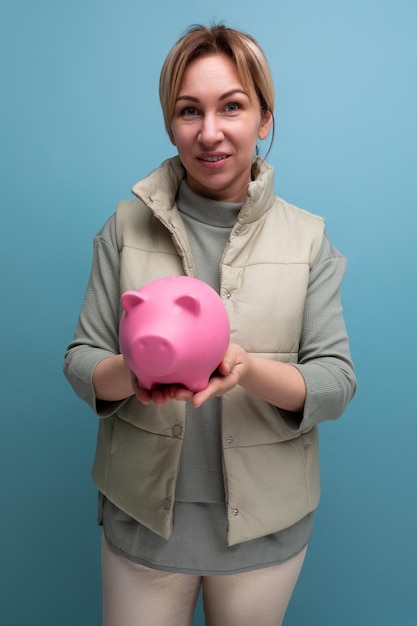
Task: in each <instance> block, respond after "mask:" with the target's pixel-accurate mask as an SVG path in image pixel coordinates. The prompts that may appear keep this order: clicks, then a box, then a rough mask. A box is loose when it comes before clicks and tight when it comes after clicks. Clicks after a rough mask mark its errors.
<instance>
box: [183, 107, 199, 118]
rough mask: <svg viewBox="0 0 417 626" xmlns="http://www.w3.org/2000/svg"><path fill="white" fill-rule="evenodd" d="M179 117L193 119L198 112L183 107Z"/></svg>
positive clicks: (192, 108)
mask: <svg viewBox="0 0 417 626" xmlns="http://www.w3.org/2000/svg"><path fill="white" fill-rule="evenodd" d="M181 115H182V116H184V117H194V116H195V115H198V110H197V109H196V107H185V108H184V109H182V111H181Z"/></svg>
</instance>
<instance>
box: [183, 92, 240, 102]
mask: <svg viewBox="0 0 417 626" xmlns="http://www.w3.org/2000/svg"><path fill="white" fill-rule="evenodd" d="M238 93H241V94H243V95H244V96H246V97H249V96H248V93H247V92H246V91H245V90H244V89H231V90H230V91H226V93H224V94H222V95H221V96H220V98H219V99H220V100H225V99H226V98H230V96H234V95H235V94H238ZM179 100H188V101H190V102H200V99H199V98H196V97H195V96H188V95H187V94H182V95H180V96H178V97H177V99H176V102H178V101H179Z"/></svg>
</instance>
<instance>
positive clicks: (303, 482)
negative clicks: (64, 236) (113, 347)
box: [93, 158, 324, 545]
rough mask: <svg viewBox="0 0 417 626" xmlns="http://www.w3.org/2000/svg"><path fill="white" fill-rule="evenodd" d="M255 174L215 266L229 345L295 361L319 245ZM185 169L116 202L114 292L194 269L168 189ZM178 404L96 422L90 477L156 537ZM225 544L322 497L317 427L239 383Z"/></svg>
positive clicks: (168, 525)
mask: <svg viewBox="0 0 417 626" xmlns="http://www.w3.org/2000/svg"><path fill="white" fill-rule="evenodd" d="M254 172H255V174H256V179H255V180H254V182H252V183H251V184H250V185H249V191H248V199H247V201H246V203H245V205H244V206H243V207H242V210H241V211H240V214H239V217H238V220H237V222H236V224H235V226H234V228H233V230H232V233H231V236H230V240H229V244H228V246H227V247H226V250H225V252H224V255H223V258H222V262H221V289H220V295H221V297H222V298H223V300H224V303H225V305H226V307H227V310H228V313H229V318H230V324H231V330H232V337H231V339H232V341H233V342H234V343H238V344H240V345H241V346H242V347H243V348H244V349H245V350H247V351H248V352H251V353H254V354H257V355H260V356H263V357H267V358H270V359H276V360H280V361H286V362H290V363H295V362H297V353H298V346H299V340H300V335H301V327H302V320H303V310H304V301H305V297H306V292H307V287H308V281H309V273H310V268H311V266H312V264H313V263H314V261H315V259H316V257H317V255H318V252H319V250H320V246H321V242H322V238H323V231H324V223H323V220H322V219H321V218H319V217H316V216H313V215H311V214H309V213H306V212H305V211H302V210H300V209H297V208H296V207H293V206H291V205H289V204H287V203H286V202H284V201H283V200H281V199H279V198H276V197H275V195H274V192H273V170H272V168H271V167H270V166H268V165H267V164H266V163H264V162H262V161H260V160H259V159H257V160H256V161H255V163H254ZM183 177H184V170H183V168H182V166H181V164H180V162H179V160H178V158H174V159H169V160H168V161H166V162H164V163H163V164H162V166H161V167H160V168H158V169H157V170H155V171H154V172H152V173H151V174H150V175H149V176H148V177H147V178H145V179H144V180H143V181H141V182H140V183H138V184H137V185H136V186H135V187H134V188H133V192H134V193H135V195H137V196H138V198H136V199H134V200H129V201H124V202H121V203H120V204H119V206H118V209H117V220H116V224H117V235H118V242H119V247H120V260H121V275H120V283H121V292H123V291H125V290H128V289H138V288H139V287H141V285H143V284H145V283H146V282H149V281H151V280H154V279H156V278H160V277H163V276H168V275H178V274H188V275H193V271H194V269H193V260H192V256H191V250H190V246H189V243H188V239H187V234H186V232H185V229H184V225H183V222H182V220H181V217H180V215H179V213H178V210H177V208H176V206H175V196H176V192H177V189H178V186H179V183H180V181H181V180H182V178H183ZM184 421H185V403H183V402H171V403H168V404H167V405H165V406H164V407H162V408H157V407H155V406H153V405H150V406H143V405H141V404H139V402H138V401H137V400H136V398H131V399H130V400H129V401H128V402H126V403H125V404H124V405H123V406H122V407H121V408H120V409H119V411H118V412H117V414H115V415H113V416H111V417H109V418H106V419H103V420H102V421H101V422H100V428H99V435H98V443H97V452H96V458H95V463H94V468H93V478H94V480H95V482H96V484H97V486H98V488H99V490H100V491H101V492H103V493H104V494H105V495H106V496H107V497H108V498H109V499H110V500H112V501H113V502H114V503H115V504H116V505H117V506H118V507H119V508H121V509H123V510H124V511H125V512H126V513H128V514H129V515H131V516H132V517H133V518H135V519H136V520H137V521H139V522H140V523H142V524H144V525H145V526H146V527H148V528H150V529H151V530H152V531H154V532H155V533H157V534H159V535H161V536H162V537H164V538H169V536H170V534H171V529H172V524H173V505H174V498H175V485H176V478H177V473H178V467H179V462H180V455H181V448H182V442H183V433H184ZM222 446H223V461H224V481H225V492H226V499H227V502H226V506H227V517H228V542H229V545H233V544H236V543H240V542H243V541H248V540H250V539H255V538H257V537H261V536H264V535H267V534H270V533H273V532H276V531H279V530H281V529H283V528H287V527H289V526H291V525H292V524H293V523H295V522H296V521H298V520H299V519H301V518H302V517H303V516H304V515H306V514H307V513H309V512H310V511H312V510H313V509H315V508H316V506H317V504H318V500H319V469H318V440H317V431H316V428H313V429H311V430H310V431H308V432H304V433H301V434H300V433H299V432H294V431H292V430H291V429H290V428H289V427H288V426H287V424H286V422H285V421H284V419H283V418H282V416H281V414H280V410H279V409H277V408H276V407H273V406H271V405H270V404H268V403H266V402H264V401H263V400H260V399H259V398H257V397H256V396H255V395H253V394H251V393H249V392H247V391H246V390H244V389H242V388H240V387H236V388H235V389H233V390H232V391H231V392H229V393H227V394H226V395H225V396H223V398H222Z"/></svg>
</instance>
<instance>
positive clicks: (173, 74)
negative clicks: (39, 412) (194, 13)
mask: <svg viewBox="0 0 417 626" xmlns="http://www.w3.org/2000/svg"><path fill="white" fill-rule="evenodd" d="M213 54H226V55H227V56H229V57H230V58H231V59H232V60H233V61H234V63H235V64H236V68H237V71H238V73H239V76H240V79H241V81H242V83H243V85H244V87H245V89H247V92H248V95H249V98H250V99H251V100H252V101H253V102H256V101H258V102H259V105H260V107H261V111H262V112H263V113H266V112H267V111H269V112H270V113H271V114H272V115H273V113H274V85H273V80H272V75H271V71H270V69H269V65H268V61H267V60H266V57H265V54H264V52H263V50H262V49H261V47H260V46H259V44H258V43H257V41H256V40H255V39H254V38H253V37H251V36H250V35H248V34H246V33H243V32H241V31H238V30H234V29H233V28H227V27H226V26H224V25H223V24H215V25H213V26H210V27H206V26H202V25H200V24H198V25H196V26H192V27H191V28H190V29H189V30H188V31H187V32H186V33H185V35H183V36H182V37H181V38H180V39H179V40H178V41H177V43H176V44H175V45H174V46H173V48H172V49H171V51H170V52H169V54H168V56H167V58H166V59H165V62H164V64H163V66H162V70H161V75H160V79H159V99H160V101H161V107H162V112H163V115H164V122H165V128H166V130H167V133H168V134H169V135H170V134H171V123H172V119H173V116H174V109H175V102H176V99H177V96H178V92H179V89H180V86H181V82H182V79H183V76H184V72H185V70H186V69H187V67H188V65H189V64H190V63H191V61H193V60H194V59H196V58H198V57H201V56H209V55H213Z"/></svg>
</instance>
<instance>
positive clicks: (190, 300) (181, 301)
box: [174, 294, 201, 316]
mask: <svg viewBox="0 0 417 626" xmlns="http://www.w3.org/2000/svg"><path fill="white" fill-rule="evenodd" d="M174 302H175V304H177V305H178V306H179V307H181V308H183V309H185V310H186V311H189V312H190V313H192V315H195V316H197V315H198V314H199V313H200V309H201V306H200V300H199V299H198V298H197V296H193V295H190V294H187V295H184V296H179V297H178V298H177V299H176V300H175V301H174Z"/></svg>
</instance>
